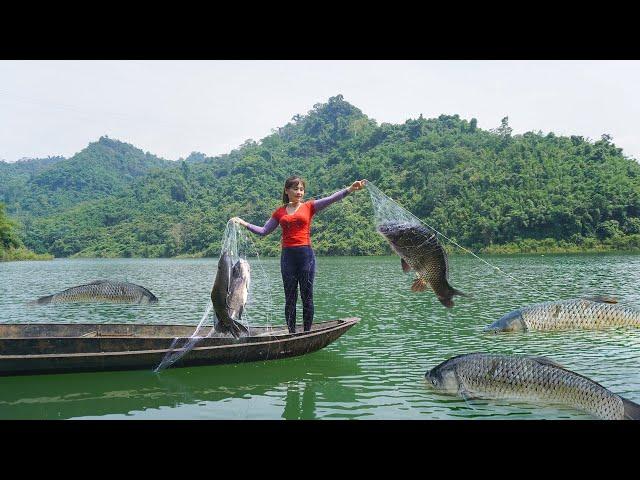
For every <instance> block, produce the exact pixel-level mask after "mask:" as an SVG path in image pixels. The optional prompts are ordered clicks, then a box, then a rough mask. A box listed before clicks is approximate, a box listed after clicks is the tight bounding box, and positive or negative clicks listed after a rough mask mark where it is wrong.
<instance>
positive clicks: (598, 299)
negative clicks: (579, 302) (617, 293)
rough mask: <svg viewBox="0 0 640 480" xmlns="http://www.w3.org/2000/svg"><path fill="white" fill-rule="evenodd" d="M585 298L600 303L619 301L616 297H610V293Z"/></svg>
mask: <svg viewBox="0 0 640 480" xmlns="http://www.w3.org/2000/svg"><path fill="white" fill-rule="evenodd" d="M582 298H584V299H585V300H591V301H592V302H598V303H618V299H617V298H615V297H610V296H608V295H593V296H590V297H582Z"/></svg>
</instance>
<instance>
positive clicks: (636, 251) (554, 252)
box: [0, 247, 640, 262]
mask: <svg viewBox="0 0 640 480" xmlns="http://www.w3.org/2000/svg"><path fill="white" fill-rule="evenodd" d="M473 253H475V254H476V255H494V256H515V255H523V256H524V255H581V254H594V253H603V254H627V255H640V249H632V250H616V249H582V250H577V249H570V248H566V249H562V248H555V249H540V250H534V251H505V250H503V249H501V248H500V247H498V248H496V250H489V251H487V250H479V251H477V252H473ZM447 254H448V255H452V256H458V255H468V254H467V253H466V252H459V251H448V252H447ZM261 256H262V257H263V258H279V256H280V255H261ZM316 256H319V257H387V256H396V255H395V254H394V253H392V252H390V253H385V254H382V255H380V254H372V255H353V254H348V255H326V254H323V253H316ZM126 258H135V259H147V260H152V259H173V260H197V259H201V258H214V257H209V256H206V255H203V254H193V255H185V254H183V255H177V256H175V257H138V256H130V257H116V256H103V257H95V256H80V255H72V256H70V257H54V256H53V255H49V254H35V253H34V254H32V256H26V257H24V258H9V259H5V258H2V259H0V262H20V261H32V260H36V261H48V260H58V259H80V260H90V259H101V260H102V259H111V260H120V259H126Z"/></svg>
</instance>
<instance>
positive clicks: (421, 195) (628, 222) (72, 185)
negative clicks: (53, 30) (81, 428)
mask: <svg viewBox="0 0 640 480" xmlns="http://www.w3.org/2000/svg"><path fill="white" fill-rule="evenodd" d="M76 157H79V158H80V160H79V159H78V158H75V157H73V158H71V159H65V160H61V161H57V162H55V163H52V164H50V165H48V166H46V167H45V168H44V169H43V170H40V171H38V172H37V173H34V174H32V175H31V176H30V177H29V178H28V180H25V179H24V177H23V178H22V180H21V181H22V183H21V184H18V186H16V182H14V183H13V184H12V185H13V189H12V190H11V197H10V198H8V197H7V192H6V188H4V187H3V183H0V195H4V200H5V201H6V202H7V208H8V211H9V212H10V213H11V215H12V216H13V217H14V218H15V219H16V221H18V222H19V227H17V230H16V231H18V232H19V234H20V235H19V236H20V237H21V238H22V239H23V241H24V244H25V245H26V246H27V247H28V248H30V249H32V250H33V251H35V252H37V253H50V254H53V255H55V256H57V257H67V256H92V257H93V256H97V257H175V256H195V257H197V256H217V255H218V254H219V249H220V240H221V237H222V234H223V232H224V227H225V224H226V222H227V221H228V219H229V218H231V217H233V216H236V215H237V216H241V217H243V218H244V219H246V220H248V221H250V222H252V223H255V224H259V225H262V224H263V223H264V222H265V221H266V220H267V219H268V218H269V216H270V215H271V213H272V211H273V210H275V209H276V208H277V207H278V206H279V205H280V198H281V194H282V184H283V183H284V179H285V178H286V177H288V176H290V175H292V174H299V175H302V176H303V177H304V178H305V179H306V180H307V194H306V195H307V198H309V197H315V196H322V195H328V194H331V193H333V192H334V191H336V190H338V189H339V188H343V187H345V186H347V185H348V184H350V183H351V182H352V181H353V180H355V179H360V178H367V179H369V180H370V181H373V182H374V183H375V184H376V185H377V186H378V187H379V188H380V189H381V190H383V191H384V192H385V193H386V194H387V195H388V196H390V197H391V198H393V199H394V200H396V201H397V202H398V203H400V204H401V205H402V206H404V207H405V208H407V209H408V210H409V211H411V212H412V213H413V214H414V215H416V216H417V217H419V218H421V219H424V220H425V221H426V222H427V223H428V224H430V225H433V226H435V227H436V228H438V230H439V231H441V232H442V233H445V234H446V235H447V236H448V237H449V238H451V239H453V240H455V241H456V242H457V243H459V244H461V245H464V246H465V247H467V248H470V249H473V250H475V251H479V252H487V253H517V252H540V251H601V250H635V251H640V165H639V164H638V163H637V162H636V161H635V160H633V159H631V158H627V157H625V156H624V155H623V153H622V150H621V149H620V148H617V147H616V146H615V144H614V143H613V142H612V139H611V137H610V136H608V135H603V136H602V138H601V139H599V140H597V141H592V140H589V139H585V138H583V137H580V136H570V137H564V136H556V135H554V134H553V133H548V134H543V133H542V132H527V133H524V134H522V135H513V132H512V130H511V128H510V127H509V124H508V118H506V117H505V118H504V119H503V120H502V122H501V124H500V125H499V126H498V127H497V128H495V129H493V130H489V131H487V130H482V129H480V128H478V126H477V120H475V119H471V120H469V121H467V120H465V119H461V118H460V117H459V116H458V115H441V116H439V117H438V118H431V119H426V118H423V117H422V116H420V117H419V118H415V119H409V120H407V121H406V122H404V123H403V124H397V125H396V124H389V123H382V124H380V125H379V124H378V123H377V122H376V121H375V120H373V119H370V118H368V117H367V116H366V115H364V114H363V113H362V112H361V111H360V110H359V109H358V108H356V107H354V106H353V105H351V104H349V103H348V102H346V101H345V100H344V99H343V98H342V96H340V95H338V96H336V97H332V98H330V99H329V100H328V102H327V103H323V104H317V105H315V106H314V107H313V109H312V110H311V111H310V112H308V113H307V114H306V115H297V116H295V117H294V118H293V119H292V120H291V122H289V123H288V124H287V125H285V126H283V127H281V128H277V129H274V130H273V132H272V133H271V135H269V136H267V137H265V138H263V139H262V140H260V141H254V140H247V141H246V142H245V143H244V144H243V145H241V146H240V147H238V148H237V149H235V150H233V151H231V152H229V153H228V154H225V155H220V156H217V157H207V156H205V155H204V154H200V153H196V152H194V153H193V154H192V155H190V156H189V157H188V158H187V159H186V160H179V161H177V162H171V161H168V160H163V159H160V158H158V157H155V156H153V155H151V154H149V153H148V152H147V153H144V152H142V151H141V150H139V149H136V148H135V147H133V146H132V145H128V144H125V143H122V142H118V141H116V140H111V139H107V138H102V139H100V141H99V142H96V143H95V144H91V145H90V146H89V147H87V149H85V150H84V151H83V152H80V153H79V154H78V155H76ZM87 159H89V160H90V161H89V160H87ZM83 160H84V161H83ZM68 162H75V163H71V164H69V163H68ZM70 165H71V166H70ZM114 172H115V173H114ZM4 183H5V184H6V183H7V182H6V181H5V182H4ZM20 185H22V187H20ZM3 188H4V190H3ZM366 192H367V191H366V190H363V191H361V192H357V193H355V194H353V195H350V196H348V197H347V198H346V199H345V200H344V201H343V202H341V203H340V204H339V205H340V208H336V206H332V207H330V208H328V209H327V210H325V211H323V212H322V213H321V214H319V215H317V216H316V217H315V218H314V223H313V230H312V238H313V244H314V248H315V250H316V251H317V252H318V253H319V254H321V255H322V254H325V255H377V254H385V253H390V251H389V249H388V246H387V245H386V242H385V241H384V239H382V237H380V236H379V235H377V234H375V232H374V226H373V221H372V219H373V210H372V206H371V203H370V201H369V198H368V195H367V194H366ZM0 199H3V197H2V196H0ZM255 241H256V243H257V245H258V248H259V249H260V252H261V254H263V255H277V254H278V252H279V248H280V247H279V233H276V232H274V233H273V234H271V235H270V236H268V237H265V238H255Z"/></svg>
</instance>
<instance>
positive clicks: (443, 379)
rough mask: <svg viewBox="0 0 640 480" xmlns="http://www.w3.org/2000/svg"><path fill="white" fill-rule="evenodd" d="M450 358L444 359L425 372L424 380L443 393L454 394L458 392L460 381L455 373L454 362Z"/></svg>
mask: <svg viewBox="0 0 640 480" xmlns="http://www.w3.org/2000/svg"><path fill="white" fill-rule="evenodd" d="M452 360H453V359H449V360H446V361H445V362H442V363H441V364H440V365H438V366H437V367H434V368H432V369H431V370H429V371H428V372H427V373H425V375H424V377H425V380H426V382H427V384H428V385H429V386H430V387H431V388H433V389H435V390H439V391H441V392H444V393H451V394H455V393H457V392H458V390H459V389H460V382H459V381H458V376H457V375H456V362H455V361H452Z"/></svg>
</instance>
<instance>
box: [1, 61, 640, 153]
mask: <svg viewBox="0 0 640 480" xmlns="http://www.w3.org/2000/svg"><path fill="white" fill-rule="evenodd" d="M337 94H342V95H344V98H345V100H347V101H348V102H350V103H351V104H353V105H355V106H356V107H358V108H360V109H361V110H362V111H363V112H364V113H365V114H366V115H367V116H369V117H370V118H373V119H375V120H376V121H377V122H378V124H380V123H382V122H389V123H403V122H404V121H405V120H407V119H408V118H415V117H418V116H419V115H420V114H422V115H423V116H424V117H426V118H432V117H437V116H439V115H441V114H449V115H453V114H458V115H460V117H462V118H464V119H467V120H469V119H471V118H473V117H475V118H477V120H478V126H479V127H480V128H483V129H489V128H495V127H497V126H498V125H499V124H500V119H501V118H503V117H505V116H508V117H509V124H510V126H511V127H512V128H513V130H514V133H524V132H527V131H538V130H541V131H543V132H544V133H547V132H550V131H553V132H554V133H556V134H558V135H582V136H584V137H588V138H590V139H592V140H598V139H599V138H600V136H601V135H602V134H603V133H607V134H610V135H612V136H613V142H614V143H615V144H616V145H617V146H618V147H621V148H623V153H624V154H625V155H627V156H629V157H633V158H636V159H640V134H639V132H638V119H640V61H476V60H474V61H462V60H458V61H346V60H343V61H293V60H290V61H248V60H243V61H227V60H221V61H7V60H3V61H0V159H3V160H6V161H10V162H11V161H15V160H18V159H20V158H23V157H29V158H42V157H47V156H53V155H62V156H65V157H70V156H72V155H73V154H75V153H77V152H79V151H80V150H82V149H83V148H85V147H86V146H87V144H88V143H89V142H93V141H96V140H97V139H98V138H99V137H101V136H102V135H107V136H109V137H110V138H114V139H118V140H121V141H124V142H127V143H131V144H133V145H134V146H136V147H138V148H141V149H142V150H144V151H149V152H151V153H153V154H155V155H158V156H160V157H163V158H167V159H171V160H175V159H178V158H180V157H186V156H187V155H189V153H191V152H192V151H199V152H203V153H205V154H207V155H209V156H214V155H218V154H222V153H227V152H229V151H230V150H232V149H234V148H236V147H238V146H239V145H240V144H242V143H243V142H244V141H245V140H246V139H248V138H252V139H254V140H259V139H261V138H263V137H265V136H267V135H269V134H270V133H271V129H273V128H277V127H281V126H283V125H285V124H286V123H287V122H288V121H290V120H291V117H293V116H294V115H295V114H305V113H307V112H308V111H309V110H311V109H312V108H313V105H314V104H316V103H325V102H326V101H327V100H328V99H329V97H332V96H334V95H337Z"/></svg>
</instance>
